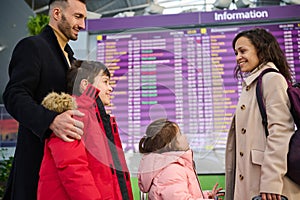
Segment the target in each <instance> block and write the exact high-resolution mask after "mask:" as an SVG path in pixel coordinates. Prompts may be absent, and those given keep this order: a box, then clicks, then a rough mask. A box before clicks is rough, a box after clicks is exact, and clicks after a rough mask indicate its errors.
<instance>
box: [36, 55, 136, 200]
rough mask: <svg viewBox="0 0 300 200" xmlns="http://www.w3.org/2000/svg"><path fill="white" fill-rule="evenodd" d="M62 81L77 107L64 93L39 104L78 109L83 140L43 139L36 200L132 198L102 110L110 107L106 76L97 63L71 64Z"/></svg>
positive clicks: (112, 128)
mask: <svg viewBox="0 0 300 200" xmlns="http://www.w3.org/2000/svg"><path fill="white" fill-rule="evenodd" d="M67 80H68V90H69V92H70V91H72V90H73V95H74V96H75V99H76V103H75V101H74V100H73V98H72V97H71V96H70V95H68V94H64V93H62V94H57V93H51V94H49V95H48V96H47V97H46V98H45V99H44V100H43V102H42V104H43V105H44V106H45V107H46V108H48V109H50V110H55V111H56V112H62V111H64V109H73V108H75V107H77V109H78V110H80V111H81V112H83V113H84V114H85V116H84V117H83V119H82V121H83V123H84V127H85V128H84V136H83V137H82V140H78V141H77V140H76V141H73V142H71V143H66V142H63V141H62V140H60V139H59V138H57V137H56V136H55V135H54V134H52V135H51V136H50V138H49V139H47V140H46V143H45V149H44V158H43V161H42V165H41V170H40V180H39V186H38V199H40V200H44V199H72V200H76V199H78V200H82V199H85V200H88V199H114V200H115V199H128V200H132V199H133V195H132V189H131V185H130V175H129V172H128V168H127V165H126V161H125V157H124V152H123V150H122V145H121V141H120V137H119V133H118V128H117V125H116V121H115V118H114V117H111V116H110V115H108V114H107V113H106V111H105V107H104V106H106V105H109V104H110V94H111V92H112V87H111V86H110V83H109V80H110V72H109V71H108V69H107V68H106V66H105V65H103V64H102V63H100V62H95V61H80V60H76V61H75V62H73V64H72V67H71V69H70V70H69V72H68V74H67ZM76 104H77V105H76ZM74 117H75V116H74ZM74 126H75V127H76V124H74Z"/></svg>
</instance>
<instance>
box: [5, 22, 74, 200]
mask: <svg viewBox="0 0 300 200" xmlns="http://www.w3.org/2000/svg"><path fill="white" fill-rule="evenodd" d="M67 46H68V44H67ZM68 47H69V46H68ZM69 48H70V47H69ZM68 68H69V65H68V62H67V60H66V58H65V56H64V54H63V51H62V50H61V48H60V46H59V43H58V41H57V38H56V36H55V34H54V32H53V30H52V28H51V27H50V26H46V28H45V29H44V30H43V32H42V33H41V34H40V35H37V36H31V37H27V38H25V39H22V40H21V41H20V42H19V43H18V44H17V45H16V47H15V49H14V51H13V54H12V58H11V61H10V64H9V77H10V80H9V82H8V84H7V86H6V88H5V91H4V93H3V100H4V104H5V107H6V109H7V111H8V112H9V113H10V114H11V115H12V116H13V117H14V118H15V119H16V120H17V121H18V122H19V130H18V140H17V147H16V150H15V155H14V161H13V166H12V171H11V173H10V177H9V180H8V185H7V190H6V193H5V195H4V198H3V200H11V199H14V200H34V199H36V194H37V184H38V177H39V169H40V164H41V161H42V158H43V152H44V139H45V138H46V137H48V136H49V135H50V133H51V131H50V130H49V125H50V124H51V123H52V121H53V119H54V118H55V117H56V115H57V113H55V112H52V111H49V110H47V109H45V108H44V107H43V106H41V105H40V103H41V101H42V100H43V98H44V97H45V96H46V95H47V94H48V93H50V92H53V91H56V92H62V91H66V72H67V70H68Z"/></svg>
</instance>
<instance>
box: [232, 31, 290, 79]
mask: <svg viewBox="0 0 300 200" xmlns="http://www.w3.org/2000/svg"><path fill="white" fill-rule="evenodd" d="M240 37H245V38H248V39H249V40H250V42H251V43H252V44H253V46H254V47H255V49H256V51H257V56H258V59H259V65H262V64H267V63H268V62H273V63H274V64H275V66H276V67H277V68H278V70H279V72H280V73H281V74H282V75H283V76H284V77H285V78H286V79H287V80H288V81H292V77H291V69H290V66H289V64H288V62H287V59H286V57H285V54H284V53H283V51H282V49H281V48H280V46H279V43H278V41H277V40H276V38H275V37H274V36H273V35H272V34H271V33H270V32H268V31H266V30H265V29H263V28H253V29H250V30H245V31H242V32H240V33H238V34H237V35H236V36H235V38H234V39H233V41H232V48H233V49H235V44H236V41H237V40H238V39H239V38H240ZM234 75H235V77H236V78H238V77H240V76H241V77H242V73H241V69H240V66H239V65H236V67H235V70H234Z"/></svg>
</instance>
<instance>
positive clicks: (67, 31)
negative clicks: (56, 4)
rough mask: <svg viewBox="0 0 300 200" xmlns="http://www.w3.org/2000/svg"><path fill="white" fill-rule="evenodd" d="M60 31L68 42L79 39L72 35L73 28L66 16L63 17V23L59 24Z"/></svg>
mask: <svg viewBox="0 0 300 200" xmlns="http://www.w3.org/2000/svg"><path fill="white" fill-rule="evenodd" d="M58 29H59V31H60V32H62V34H63V35H64V36H66V38H67V39H68V40H77V37H76V36H73V35H72V27H71V25H70V23H69V22H68V21H67V18H66V16H65V15H64V14H62V16H61V22H60V23H59V24H58Z"/></svg>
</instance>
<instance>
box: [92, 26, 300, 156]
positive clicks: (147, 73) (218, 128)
mask: <svg viewBox="0 0 300 200" xmlns="http://www.w3.org/2000/svg"><path fill="white" fill-rule="evenodd" d="M254 27H263V28H266V29H268V30H269V31H270V32H272V33H273V34H274V36H275V37H276V38H277V39H278V42H279V43H280V45H281V48H282V50H283V51H284V53H285V54H286V56H287V59H288V62H289V64H290V66H291V67H292V70H293V72H294V76H295V79H296V80H297V81H300V61H299V60H300V50H299V49H300V23H282V24H272V25H270V24H269V25H268V24H266V25H256V26H254V25H251V26H234V27H233V26H232V27H219V28H184V29H176V30H171V29H163V28H153V29H135V30H131V31H125V32H121V33H114V34H99V35H97V60H99V61H102V62H104V63H105V64H106V65H107V66H108V67H109V69H110V71H111V73H112V78H111V83H112V85H113V88H114V91H113V97H112V106H111V107H109V108H108V109H109V110H110V112H111V113H112V114H113V115H115V116H116V117H117V122H118V125H119V131H120V134H121V137H122V142H123V147H124V149H125V151H126V152H138V142H139V140H140V138H141V137H142V136H143V135H144V134H145V130H146V127H147V125H148V124H149V123H150V122H151V121H153V120H155V119H158V118H168V119H169V120H173V121H175V122H177V123H178V124H179V126H180V128H181V131H182V132H183V133H185V134H187V136H188V139H189V141H190V145H191V147H192V149H193V150H194V151H202V150H209V149H218V148H219V149H224V148H225V145H226V138H227V132H228V129H229V126H230V122H231V119H232V116H233V114H234V112H235V106H236V104H237V101H238V98H239V93H240V90H241V82H239V81H238V80H237V79H235V78H234V75H233V71H234V68H235V66H236V61H235V55H234V52H233V50H232V40H233V38H234V37H235V35H236V34H237V33H238V32H240V31H242V30H245V29H250V28H254Z"/></svg>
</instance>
